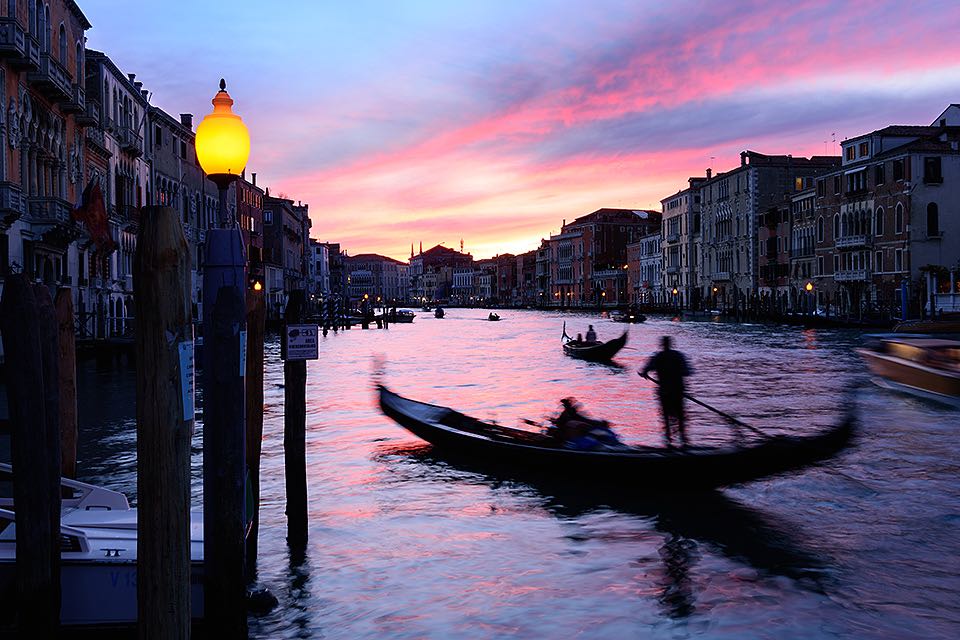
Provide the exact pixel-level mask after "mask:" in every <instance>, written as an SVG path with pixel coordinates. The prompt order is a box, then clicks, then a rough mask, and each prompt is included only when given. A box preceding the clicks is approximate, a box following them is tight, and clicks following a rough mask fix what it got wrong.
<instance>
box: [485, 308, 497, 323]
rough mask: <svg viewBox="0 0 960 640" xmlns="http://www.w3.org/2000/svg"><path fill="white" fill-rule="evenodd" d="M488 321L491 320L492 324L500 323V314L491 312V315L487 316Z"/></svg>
mask: <svg viewBox="0 0 960 640" xmlns="http://www.w3.org/2000/svg"><path fill="white" fill-rule="evenodd" d="M487 320H489V321H490V322H499V321H500V314H498V313H494V312H492V311H491V312H490V315H488V316H487Z"/></svg>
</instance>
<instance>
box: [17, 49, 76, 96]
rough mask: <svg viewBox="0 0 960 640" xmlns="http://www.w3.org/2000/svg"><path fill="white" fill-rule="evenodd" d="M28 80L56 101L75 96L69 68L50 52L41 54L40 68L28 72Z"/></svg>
mask: <svg viewBox="0 0 960 640" xmlns="http://www.w3.org/2000/svg"><path fill="white" fill-rule="evenodd" d="M27 82H29V83H30V84H32V85H33V86H34V87H36V88H37V90H38V91H39V92H40V93H42V94H43V95H44V96H46V97H47V98H49V99H50V100H53V101H55V102H66V101H68V100H70V99H71V98H72V97H73V83H72V82H71V81H70V76H69V75H68V74H67V70H66V69H64V68H63V65H61V64H60V63H59V62H57V61H56V60H54V59H53V57H51V56H50V54H49V53H43V54H40V68H39V70H38V71H34V72H32V73H29V74H27Z"/></svg>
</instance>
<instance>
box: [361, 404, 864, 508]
mask: <svg viewBox="0 0 960 640" xmlns="http://www.w3.org/2000/svg"><path fill="white" fill-rule="evenodd" d="M379 392H380V408H381V410H382V411H383V412H384V414H386V415H387V416H389V417H390V418H392V419H393V420H395V421H396V422H397V423H398V424H400V426H402V427H404V428H405V429H407V430H408V431H410V432H411V433H413V434H414V435H416V436H417V437H419V438H422V439H423V440H426V441H427V442H429V443H430V444H432V445H433V446H434V447H435V448H436V449H437V450H438V451H439V452H441V453H444V454H447V455H450V456H454V457H459V458H460V459H463V460H465V461H469V462H470V463H472V464H481V463H488V464H489V463H492V464H497V465H501V466H503V467H505V468H510V469H512V470H514V471H517V472H524V473H531V474H537V473H548V474H557V475H560V476H563V477H576V478H577V479H578V481H582V482H583V483H591V482H594V483H599V482H607V481H610V482H616V483H617V486H619V487H624V488H626V487H629V488H631V489H633V490H635V491H637V492H645V493H652V492H656V491H657V488H658V487H660V488H664V489H666V488H668V487H669V488H670V489H679V488H685V489H709V488H715V487H722V486H727V485H731V484H738V483H742V482H748V481H750V480H757V479H759V478H765V477H768V476H772V475H777V474H782V473H784V472H787V471H791V470H795V469H800V468H803V467H806V466H809V465H811V464H815V463H817V462H820V461H822V460H826V459H828V458H831V457H833V456H834V455H836V454H837V453H838V452H840V451H842V450H843V449H844V448H845V447H846V446H847V445H848V444H849V443H850V441H851V440H852V438H853V435H854V431H855V427H856V420H855V418H854V416H853V415H848V416H846V417H845V419H843V420H842V421H840V422H838V423H837V424H836V425H834V426H832V427H830V428H827V429H824V430H822V431H818V432H816V433H813V434H811V435H803V436H774V437H769V438H767V439H765V440H763V441H760V442H758V443H756V444H753V445H749V446H739V447H738V446H721V447H688V448H686V449H667V448H662V447H624V448H623V449H617V450H598V451H584V450H576V449H567V448H564V447H563V446H562V445H561V444H560V443H559V442H557V440H556V439H555V438H553V437H551V436H548V435H545V434H541V433H535V432H531V431H526V430H523V429H513V428H510V427H504V426H500V425H497V424H490V423H487V422H483V421H481V420H477V419H476V418H471V417H470V416H467V415H464V414H462V413H460V412H458V411H456V410H454V409H450V408H448V407H442V406H437V405H432V404H426V403H423V402H418V401H416V400H411V399H408V398H404V397H403V396H400V395H398V394H396V393H394V392H392V391H390V390H389V389H387V388H386V387H385V386H383V385H380V387H379Z"/></svg>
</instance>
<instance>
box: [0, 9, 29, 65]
mask: <svg viewBox="0 0 960 640" xmlns="http://www.w3.org/2000/svg"><path fill="white" fill-rule="evenodd" d="M26 37H27V35H26V33H24V31H23V27H22V26H21V25H20V22H19V21H18V20H17V19H16V18H11V17H9V16H4V17H2V18H0V57H3V58H13V59H14V64H16V62H15V61H16V60H17V59H20V58H24V57H26V51H27V50H26V47H27V44H26Z"/></svg>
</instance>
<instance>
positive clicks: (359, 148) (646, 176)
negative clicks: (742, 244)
mask: <svg viewBox="0 0 960 640" xmlns="http://www.w3.org/2000/svg"><path fill="white" fill-rule="evenodd" d="M79 4H80V6H81V8H82V10H83V11H84V13H85V14H86V16H87V18H88V19H89V20H90V22H91V23H93V29H92V30H91V31H89V32H88V39H89V42H88V46H90V47H92V48H94V49H98V50H102V51H104V52H106V53H107V54H108V55H109V56H110V57H111V58H112V59H113V60H114V62H115V63H116V64H117V65H118V66H119V67H120V68H121V69H122V70H123V71H125V72H132V73H136V74H137V79H138V80H142V81H143V82H144V84H145V88H147V89H148V90H150V91H152V92H153V97H152V103H153V104H155V105H158V106H160V107H161V108H163V109H165V110H166V111H168V112H169V113H171V114H174V115H176V114H178V113H181V112H192V113H194V114H196V116H197V119H196V121H197V122H198V121H199V117H200V116H202V115H205V114H207V113H209V112H210V110H211V109H212V107H211V106H210V102H209V101H210V99H211V98H212V97H213V94H214V93H215V92H216V89H217V82H218V81H219V79H220V77H221V76H223V77H225V78H226V79H227V84H228V89H229V91H230V93H231V95H232V96H233V98H234V100H235V101H236V104H235V105H234V109H235V110H236V111H237V112H238V113H239V114H240V115H241V116H243V118H244V121H245V122H246V123H247V125H248V126H249V128H250V132H251V137H252V154H251V160H250V163H249V164H248V166H247V168H248V171H255V172H257V174H258V184H259V185H261V186H269V187H270V190H271V193H273V194H276V193H284V194H286V195H287V196H288V197H291V198H294V199H295V200H302V201H304V202H308V203H309V204H310V211H311V217H312V219H313V229H312V233H311V235H313V236H314V237H316V238H319V239H321V240H327V241H334V242H341V243H342V245H343V246H344V248H346V249H347V250H348V251H349V252H350V253H351V254H356V253H362V252H370V251H373V252H379V253H385V254H387V255H391V256H394V257H398V258H406V257H408V256H409V253H410V244H411V243H417V244H419V243H420V242H421V241H422V242H423V245H424V248H427V247H430V246H433V245H434V244H438V243H444V244H446V245H447V246H450V247H454V246H458V245H459V242H460V239H461V238H462V239H463V240H464V243H465V247H466V250H467V251H470V252H472V253H473V254H474V256H475V257H487V256H490V255H493V254H495V253H503V252H508V251H509V252H520V251H525V250H529V249H533V248H536V246H537V245H538V244H539V240H540V238H541V237H545V236H547V235H549V234H550V233H556V231H557V229H558V228H559V226H560V224H561V221H562V219H564V218H566V219H568V220H569V219H572V218H574V217H577V216H579V215H583V214H585V213H589V212H590V211H593V210H595V209H598V208H600V207H624V208H655V209H659V208H660V199H661V198H663V197H665V196H667V195H669V194H671V193H674V192H675V191H677V190H678V189H680V188H682V187H683V186H685V184H686V178H687V177H688V176H693V175H702V174H703V172H704V170H705V169H706V168H707V167H708V166H712V167H713V169H714V171H724V170H726V169H729V168H731V167H732V166H733V165H735V164H736V163H738V162H739V152H740V151H742V150H743V149H752V150H755V151H759V152H761V153H771V154H773V153H792V154H794V155H811V154H817V155H823V154H824V152H825V151H826V152H828V153H838V149H839V147H838V145H835V144H834V143H833V142H832V140H833V139H834V138H835V139H836V141H837V142H839V141H840V140H842V139H843V138H845V137H850V136H854V135H858V134H860V133H864V132H867V131H870V130H873V129H877V128H880V127H883V126H886V125H887V124H929V123H930V122H931V121H932V120H933V119H934V118H935V117H936V116H937V115H938V114H939V113H940V112H941V111H942V110H943V109H944V108H945V107H946V106H947V104H949V103H951V102H960V37H958V34H960V3H958V2H957V1H956V0H945V1H943V2H922V1H920V2H914V1H910V2H905V1H903V0H898V1H896V2H883V1H870V2H770V1H762V2H710V3H705V2H686V1H683V0H671V1H670V2H645V1H640V0H627V1H622V2H619V1H617V2H607V1H600V0H593V1H590V2H582V1H579V0H568V1H547V0H523V1H517V0H476V1H472V2H468V1H466V0H455V1H440V0H436V1H432V2H428V1H421V2H407V1H402V0H395V1H388V0H382V1H380V2H368V1H363V0H352V1H350V2H334V1H329V2H321V1H317V2H313V1H307V0H301V1H290V0H288V1H286V2H275V3H264V2H245V1H239V2H233V3H229V4H228V3H221V2H197V1H196V0H193V1H191V2H187V1H185V0H165V1H164V2H160V1H159V0H157V1H148V0H144V1H141V2H130V3H123V5H122V6H123V8H122V10H121V9H120V4H119V3H117V2H115V1H114V0H81V1H80V3H79ZM228 7H229V8H228Z"/></svg>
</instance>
